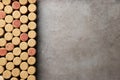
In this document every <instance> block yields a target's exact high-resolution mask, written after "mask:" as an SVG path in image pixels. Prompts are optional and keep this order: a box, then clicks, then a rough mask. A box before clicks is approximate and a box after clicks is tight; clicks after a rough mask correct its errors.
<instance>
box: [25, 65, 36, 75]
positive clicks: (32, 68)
mask: <svg viewBox="0 0 120 80" xmlns="http://www.w3.org/2000/svg"><path fill="white" fill-rule="evenodd" d="M27 71H28V74H35V72H36V68H35V67H34V66H29V68H28V70H27Z"/></svg>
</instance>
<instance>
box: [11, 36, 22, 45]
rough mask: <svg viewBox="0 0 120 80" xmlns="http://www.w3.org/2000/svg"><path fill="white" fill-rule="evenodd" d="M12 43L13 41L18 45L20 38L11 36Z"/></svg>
mask: <svg viewBox="0 0 120 80" xmlns="http://www.w3.org/2000/svg"><path fill="white" fill-rule="evenodd" d="M12 43H13V44H14V45H18V44H19V43H20V38H19V37H13V39H12Z"/></svg>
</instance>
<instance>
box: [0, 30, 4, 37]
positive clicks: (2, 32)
mask: <svg viewBox="0 0 120 80" xmlns="http://www.w3.org/2000/svg"><path fill="white" fill-rule="evenodd" d="M3 34H4V30H3V28H0V36H3Z"/></svg>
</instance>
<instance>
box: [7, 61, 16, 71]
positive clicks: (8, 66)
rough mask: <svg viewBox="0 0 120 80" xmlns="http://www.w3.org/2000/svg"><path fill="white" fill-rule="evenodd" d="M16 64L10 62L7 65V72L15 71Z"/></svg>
mask: <svg viewBox="0 0 120 80" xmlns="http://www.w3.org/2000/svg"><path fill="white" fill-rule="evenodd" d="M14 67H15V66H14V64H13V62H8V63H7V64H6V69H7V70H12V69H14Z"/></svg>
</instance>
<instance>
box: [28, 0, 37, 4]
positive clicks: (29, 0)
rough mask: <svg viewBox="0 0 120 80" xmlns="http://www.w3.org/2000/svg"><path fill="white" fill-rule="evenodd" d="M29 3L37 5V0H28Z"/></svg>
mask: <svg viewBox="0 0 120 80" xmlns="http://www.w3.org/2000/svg"><path fill="white" fill-rule="evenodd" d="M28 2H29V3H31V4H32V3H36V0H28Z"/></svg>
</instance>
